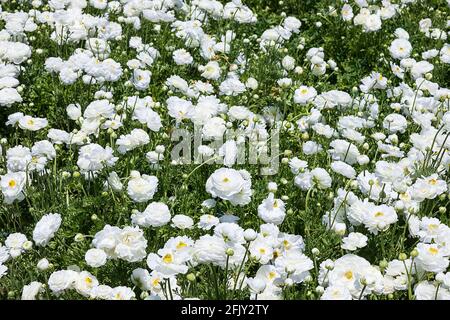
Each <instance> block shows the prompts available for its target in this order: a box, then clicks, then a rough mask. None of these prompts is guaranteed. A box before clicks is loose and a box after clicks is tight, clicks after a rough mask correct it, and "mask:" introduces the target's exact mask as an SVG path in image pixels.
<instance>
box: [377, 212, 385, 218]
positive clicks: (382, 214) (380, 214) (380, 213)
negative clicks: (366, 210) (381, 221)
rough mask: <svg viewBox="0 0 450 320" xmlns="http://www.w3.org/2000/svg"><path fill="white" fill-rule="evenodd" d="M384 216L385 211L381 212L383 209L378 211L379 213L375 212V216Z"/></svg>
mask: <svg viewBox="0 0 450 320" xmlns="http://www.w3.org/2000/svg"><path fill="white" fill-rule="evenodd" d="M382 216H384V213H383V212H381V211H378V212H377V213H375V217H377V218H378V217H382Z"/></svg>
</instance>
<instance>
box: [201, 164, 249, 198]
mask: <svg viewBox="0 0 450 320" xmlns="http://www.w3.org/2000/svg"><path fill="white" fill-rule="evenodd" d="M206 191H207V192H208V193H210V194H211V195H212V196H213V197H219V198H221V199H223V200H228V201H230V202H231V203H232V204H234V205H236V204H239V205H245V204H247V203H249V202H250V196H251V193H252V191H251V180H250V177H246V175H245V174H244V173H243V172H242V171H237V170H234V169H227V168H221V169H217V170H216V171H214V173H213V174H212V175H211V176H210V177H209V178H208V180H207V181H206Z"/></svg>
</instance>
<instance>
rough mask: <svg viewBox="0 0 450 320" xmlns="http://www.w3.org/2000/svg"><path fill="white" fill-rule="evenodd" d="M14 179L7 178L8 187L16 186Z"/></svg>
mask: <svg viewBox="0 0 450 320" xmlns="http://www.w3.org/2000/svg"><path fill="white" fill-rule="evenodd" d="M16 184H17V183H16V180H9V183H8V186H9V187H10V188H14V187H15V186H16Z"/></svg>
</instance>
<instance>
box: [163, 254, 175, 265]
mask: <svg viewBox="0 0 450 320" xmlns="http://www.w3.org/2000/svg"><path fill="white" fill-rule="evenodd" d="M162 260H163V261H164V263H172V262H173V256H172V255H171V254H170V253H168V254H166V255H165V256H164V257H163V258H162Z"/></svg>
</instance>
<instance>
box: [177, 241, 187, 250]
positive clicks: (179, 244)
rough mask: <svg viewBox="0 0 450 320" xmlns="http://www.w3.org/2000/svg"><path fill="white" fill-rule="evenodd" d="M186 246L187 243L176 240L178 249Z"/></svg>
mask: <svg viewBox="0 0 450 320" xmlns="http://www.w3.org/2000/svg"><path fill="white" fill-rule="evenodd" d="M184 247H187V244H186V243H184V242H183V241H180V242H178V244H177V246H176V248H177V249H178V250H179V249H181V248H184Z"/></svg>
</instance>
